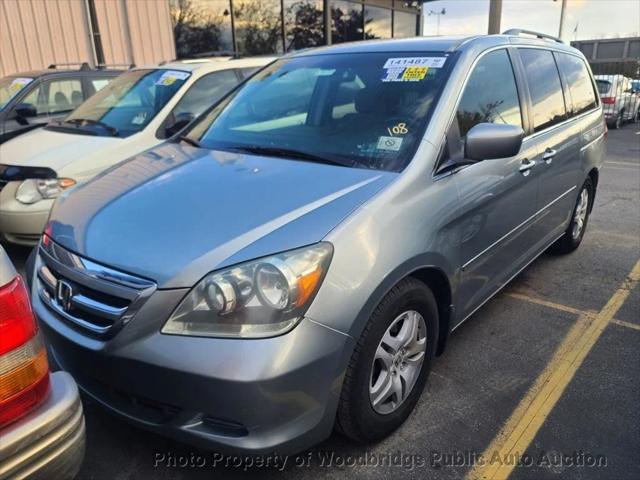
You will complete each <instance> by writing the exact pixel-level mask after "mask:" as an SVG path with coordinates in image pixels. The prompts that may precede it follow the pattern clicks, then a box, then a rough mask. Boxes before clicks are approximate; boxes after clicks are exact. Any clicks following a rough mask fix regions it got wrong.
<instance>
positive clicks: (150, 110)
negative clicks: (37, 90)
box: [49, 69, 191, 137]
mask: <svg viewBox="0 0 640 480" xmlns="http://www.w3.org/2000/svg"><path fill="white" fill-rule="evenodd" d="M190 75H191V74H190V73H189V72H184V71H181V70H166V69H157V70H133V71H130V72H126V73H123V74H122V75H120V76H118V77H116V78H115V79H113V80H112V81H111V82H109V84H107V86H106V87H104V88H103V89H102V90H100V91H99V92H97V93H96V94H95V95H93V96H92V97H90V98H89V99H88V100H87V101H86V102H84V103H83V104H82V105H80V106H79V107H78V108H77V109H75V110H74V111H73V112H71V114H70V115H69V116H68V117H67V118H65V120H64V121H63V122H62V123H61V124H60V125H59V126H62V127H69V126H70V127H72V128H76V129H80V130H86V131H87V133H91V134H94V135H110V136H119V137H126V136H129V135H132V134H134V133H137V132H139V131H140V130H142V129H144V128H145V127H146V126H147V124H148V123H149V122H150V121H151V120H153V118H154V117H155V116H156V115H157V113H158V112H159V111H160V110H161V109H162V107H164V106H165V105H166V104H167V102H168V101H169V100H171V98H172V97H173V96H174V95H175V94H176V92H177V91H178V90H179V89H180V87H181V86H182V85H183V84H184V82H186V81H187V79H188V78H189V76H190ZM56 127H58V126H57V125H50V127H49V128H53V129H56Z"/></svg>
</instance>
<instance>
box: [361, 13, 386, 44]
mask: <svg viewBox="0 0 640 480" xmlns="http://www.w3.org/2000/svg"><path fill="white" fill-rule="evenodd" d="M364 38H365V39H366V40H370V39H374V38H391V10H388V9H386V8H380V7H372V6H371V5H365V6H364Z"/></svg>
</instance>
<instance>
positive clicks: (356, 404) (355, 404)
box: [336, 278, 438, 443]
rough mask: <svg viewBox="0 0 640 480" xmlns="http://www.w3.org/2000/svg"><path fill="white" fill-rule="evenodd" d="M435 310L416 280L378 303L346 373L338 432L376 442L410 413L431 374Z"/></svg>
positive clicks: (405, 282)
mask: <svg viewBox="0 0 640 480" xmlns="http://www.w3.org/2000/svg"><path fill="white" fill-rule="evenodd" d="M437 338H438V307H437V303H436V300H435V298H434V296H433V293H431V291H430V290H429V288H428V287H427V286H426V285H425V284H424V283H422V282H421V281H419V280H416V279H414V278H406V279H404V280H402V281H401V282H400V283H398V284H397V285H396V286H395V287H394V288H393V289H392V290H391V291H390V292H389V293H388V294H387V295H386V296H385V298H384V299H383V300H382V301H381V302H380V304H379V305H378V306H377V308H376V309H375V311H374V312H373V314H372V315H371V318H370V319H369V321H368V323H367V325H366V327H365V329H364V332H363V333H362V335H361V336H360V339H359V340H358V343H357V345H356V347H355V349H354V352H353V355H352V357H351V361H350V362H349V366H348V367H347V371H346V374H345V379H344V383H343V386H342V393H341V395H340V404H339V406H338V414H337V419H336V427H337V428H338V430H339V431H340V432H342V433H344V434H345V435H346V436H348V437H349V438H351V439H352V440H355V441H357V442H362V443H365V442H373V441H377V440H380V439H382V438H384V437H386V436H387V435H389V434H390V433H391V432H393V431H394V430H395V429H397V428H398V427H399V426H400V425H402V423H403V422H404V421H405V420H406V419H407V417H408V416H409V415H410V414H411V412H412V411H413V408H414V407H415V405H416V403H417V402H418V399H419V398H420V394H421V393H422V390H423V389H424V385H425V383H426V381H427V377H428V375H429V370H430V368H431V360H432V359H433V357H434V355H435V346H436V343H437Z"/></svg>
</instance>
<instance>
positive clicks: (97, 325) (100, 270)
mask: <svg viewBox="0 0 640 480" xmlns="http://www.w3.org/2000/svg"><path fill="white" fill-rule="evenodd" d="M37 274H38V275H37V288H38V295H39V297H40V299H41V300H42V301H43V302H44V304H45V305H46V306H47V307H48V308H49V309H50V310H51V311H53V312H54V313H55V314H56V315H57V316H58V317H60V318H61V319H63V320H65V321H66V322H68V323H69V324H71V325H72V326H73V327H74V328H76V329H80V330H82V331H84V332H86V333H89V334H91V335H94V336H98V337H110V336H113V335H115V334H116V333H117V332H118V330H120V328H122V327H123V326H124V325H125V324H126V323H127V322H128V321H129V320H131V318H132V317H133V316H134V315H135V313H136V312H137V311H138V310H139V309H140V307H141V306H142V305H143V304H144V302H145V301H146V300H147V299H148V298H149V296H150V295H151V294H152V293H153V292H154V291H155V289H156V285H155V283H153V282H151V281H149V280H146V279H141V278H138V277H134V276H132V275H129V274H125V273H122V272H119V271H115V270H112V269H110V268H107V267H104V266H102V265H99V264H96V263H94V262H92V261H90V260H87V259H85V258H82V257H80V256H78V255H76V254H74V253H72V252H70V251H68V250H66V249H64V248H62V247H61V246H60V245H58V244H56V243H55V242H53V241H52V240H51V239H50V238H49V237H46V236H45V237H43V241H42V243H41V245H40V249H39V252H38V265H37Z"/></svg>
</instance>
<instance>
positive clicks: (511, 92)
mask: <svg viewBox="0 0 640 480" xmlns="http://www.w3.org/2000/svg"><path fill="white" fill-rule="evenodd" d="M456 117H457V119H458V126H459V129H460V136H461V137H464V136H465V135H466V134H467V132H468V131H469V130H471V128H472V127H474V126H475V125H477V124H479V123H502V124H507V125H516V126H518V127H521V126H522V116H521V114H520V102H519V100H518V90H517V88H516V80H515V77H514V74H513V68H512V67H511V61H510V60H509V55H508V54H507V51H506V50H496V51H495V52H490V53H488V54H487V55H485V56H484V57H482V58H481V59H480V60H479V61H478V63H477V65H476V66H475V68H474V69H473V72H472V73H471V76H470V77H469V81H468V82H467V85H466V87H465V89H464V93H463V94H462V99H461V100H460V104H459V105H458V110H457V112H456Z"/></svg>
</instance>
